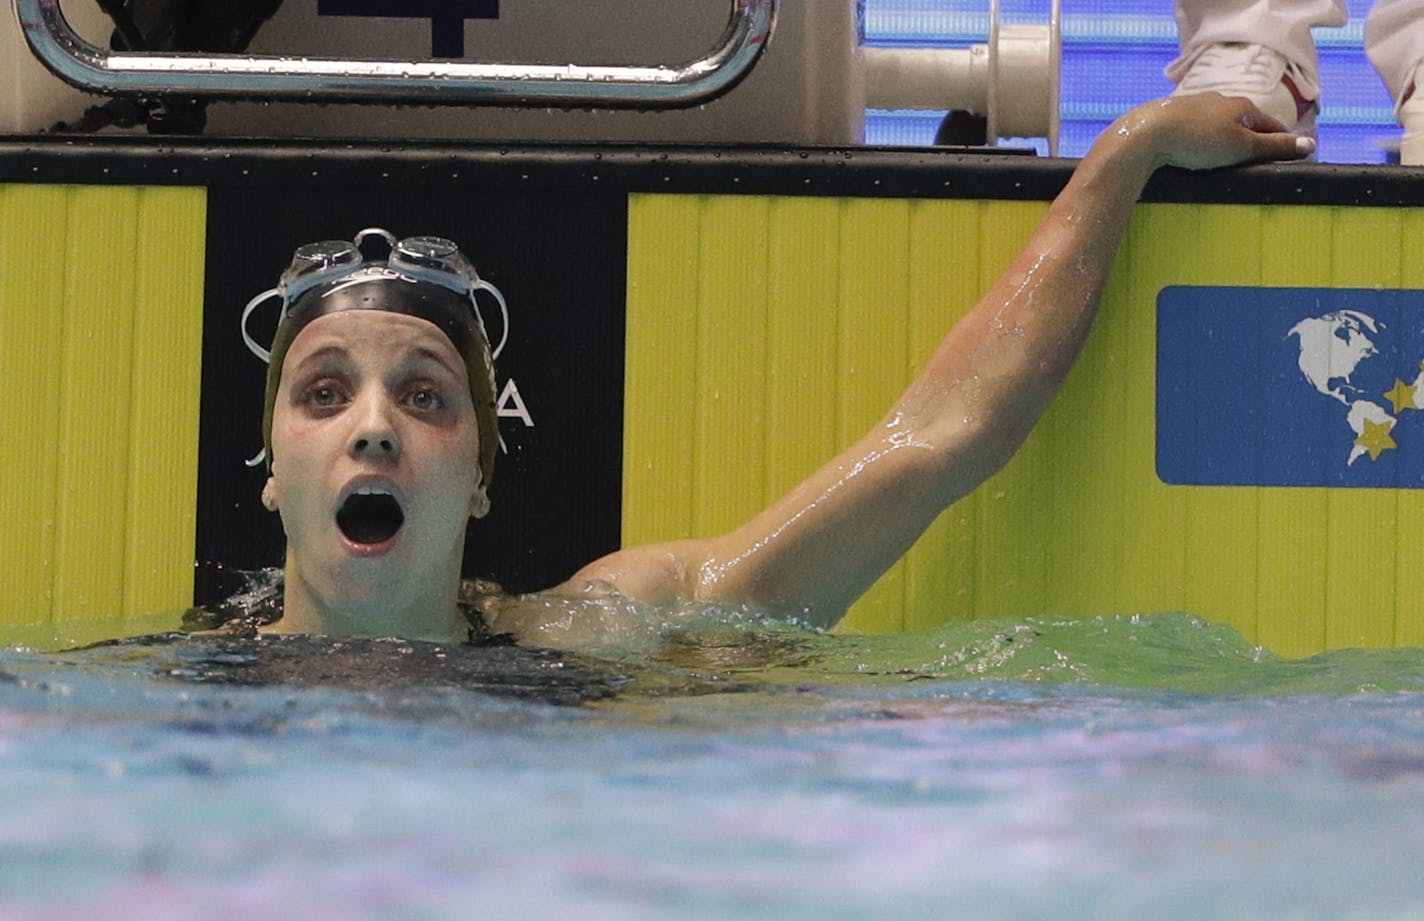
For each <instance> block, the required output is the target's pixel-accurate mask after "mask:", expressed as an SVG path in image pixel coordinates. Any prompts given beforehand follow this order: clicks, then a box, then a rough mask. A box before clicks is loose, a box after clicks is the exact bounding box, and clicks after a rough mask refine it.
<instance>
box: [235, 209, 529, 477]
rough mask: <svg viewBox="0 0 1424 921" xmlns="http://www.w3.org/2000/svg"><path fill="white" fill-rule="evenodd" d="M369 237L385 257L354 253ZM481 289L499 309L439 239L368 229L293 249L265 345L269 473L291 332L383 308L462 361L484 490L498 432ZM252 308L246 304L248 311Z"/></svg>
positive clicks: (462, 260) (491, 471)
mask: <svg viewBox="0 0 1424 921" xmlns="http://www.w3.org/2000/svg"><path fill="white" fill-rule="evenodd" d="M370 234H379V235H380V236H383V237H385V239H386V240H387V242H389V243H390V244H391V256H390V258H389V259H388V260H370V261H368V260H366V259H365V258H364V257H363V256H362V255H361V251H360V244H361V241H362V239H363V238H364V237H365V236H367V235H370ZM480 288H484V289H486V290H489V291H491V292H492V293H493V294H494V296H495V297H496V298H497V299H498V300H499V302H500V307H501V309H502V308H503V307H504V298H503V297H502V296H501V295H500V294H499V291H498V289H496V288H495V287H494V286H493V285H491V284H489V282H486V281H482V280H480V278H479V276H478V275H477V274H476V273H475V271H474V267H473V266H471V265H470V263H469V261H468V260H467V259H465V257H464V255H463V254H462V253H461V252H460V251H459V249H458V248H457V247H456V246H455V244H453V243H451V242H450V241H449V240H445V239H442V238H440V237H412V238H409V239H406V240H401V241H399V242H397V241H396V239H395V237H394V236H393V235H391V234H390V233H387V232H386V231H384V230H379V229H371V230H363V231H361V233H359V234H357V235H356V240H355V242H354V243H349V242H346V241H336V242H326V243H313V244H308V245H306V246H303V247H301V248H300V249H298V250H297V252H296V253H295V254H294V255H293V257H292V265H291V267H290V268H288V270H287V272H286V273H285V274H284V275H283V276H282V282H281V284H280V285H279V286H278V288H277V289H276V290H277V291H278V292H280V293H281V294H282V297H283V305H282V318H281V320H280V321H279V322H278V325H277V334H276V337H275V338H274V339H273V341H272V349H271V353H270V363H269V364H268V366H267V389H266V394H265V398H264V405H263V411H262V443H263V446H264V447H265V449H266V453H267V465H268V469H271V464H272V416H273V412H274V410H275V407H276V404H277V390H278V387H279V385H280V384H281V380H282V363H283V361H284V360H285V359H286V357H287V350H288V349H290V348H291V345H292V343H293V342H294V341H295V340H296V338H297V335H298V334H299V333H300V332H301V331H302V330H303V329H305V328H306V327H307V325H308V324H310V323H311V322H312V321H313V320H315V319H317V318H319V317H324V316H327V315H328V314H332V313H338V312H340V311H344V310H386V311H390V312H391V313H401V314H405V315H406V316H411V317H416V318H418V319H421V320H425V321H426V322H428V323H431V324H434V325H435V326H436V327H437V328H438V329H439V330H440V331H441V332H442V333H444V334H445V337H446V338H447V339H449V340H450V344H451V345H452V346H454V347H455V351H456V352H458V353H459V354H460V356H461V357H462V358H463V359H464V361H465V373H466V376H467V377H468V379H469V384H470V399H471V400H472V402H473V403H474V406H475V420H476V426H477V428H478V431H479V437H480V461H479V463H480V485H481V487H483V488H485V489H488V488H489V484H490V481H491V480H492V479H493V477H494V459H495V454H496V452H497V450H498V446H499V429H498V423H497V416H496V413H495V382H494V358H493V355H492V353H491V350H490V344H489V337H488V336H487V335H486V334H485V326H484V321H483V320H482V318H481V317H480V313H479V308H478V306H477V305H476V303H475V291H476V290H478V289H480ZM253 303H254V304H255V303H256V301H255V300H254V302H253ZM252 306H253V304H249V305H248V310H249V311H250V310H251V308H252ZM244 323H245V315H244ZM244 335H246V332H245V328H244Z"/></svg>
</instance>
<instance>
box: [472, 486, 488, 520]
mask: <svg viewBox="0 0 1424 921" xmlns="http://www.w3.org/2000/svg"><path fill="white" fill-rule="evenodd" d="M489 510H490V501H489V496H487V495H485V488H484V487H483V486H476V487H475V494H474V495H472V496H470V517H471V518H483V517H485V516H486V515H488V514H489Z"/></svg>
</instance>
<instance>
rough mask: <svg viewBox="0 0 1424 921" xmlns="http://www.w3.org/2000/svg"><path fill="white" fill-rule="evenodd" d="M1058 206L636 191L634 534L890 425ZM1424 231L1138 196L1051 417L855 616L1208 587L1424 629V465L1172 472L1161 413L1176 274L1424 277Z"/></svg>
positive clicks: (1108, 604) (1336, 644) (987, 608)
mask: <svg viewBox="0 0 1424 921" xmlns="http://www.w3.org/2000/svg"><path fill="white" fill-rule="evenodd" d="M1045 208H1046V205H1045V204H1044V203H1040V202H1005V201H972V200H964V201H938V200H887V199H833V198H792V197H787V198H778V197H757V196H697V195H680V196H679V195H635V196H633V197H632V199H631V201H630V225H629V275H628V277H629V289H628V290H629V297H628V318H627V327H628V342H627V345H628V353H627V369H628V374H627V391H628V392H627V404H626V405H627V414H626V419H625V426H626V429H625V477H624V523H623V527H624V542H625V545H627V544H637V543H643V542H647V541H652V540H665V539H673V538H679V537H686V536H690V535H696V534H708V533H715V532H717V531H720V530H725V529H727V528H729V527H732V526H734V525H735V524H737V523H740V522H741V521H742V520H744V519H745V518H746V517H749V516H750V515H751V514H753V513H754V512H755V511H757V510H758V509H760V508H761V507H762V506H763V505H764V504H765V503H766V502H767V501H769V500H770V499H771V498H772V497H774V496H775V495H777V494H779V493H780V492H782V491H784V490H786V489H788V488H790V487H791V486H792V485H794V484H795V483H796V482H798V481H799V480H800V479H801V478H802V477H804V476H805V475H806V474H807V473H809V472H810V471H811V470H813V469H814V468H815V467H816V466H817V465H818V464H820V463H821V462H823V461H824V460H826V459H827V458H829V457H830V456H831V455H832V454H833V453H834V452H835V451H836V450H837V449H839V448H841V447H843V446H844V445H846V444H848V443H849V442H851V441H852V440H854V439H855V438H856V437H857V436H858V435H860V434H861V433H862V432H864V431H865V430H866V429H867V428H868V427H869V426H870V425H872V424H874V422H875V421H876V420H877V419H878V418H879V417H880V415H881V414H882V413H883V412H884V411H885V410H887V409H888V408H889V406H890V405H891V403H892V401H893V400H894V399H895V398H896V397H897V396H898V395H899V393H900V391H901V389H902V388H903V387H904V386H905V384H906V383H908V381H909V379H910V377H911V375H912V374H913V373H914V372H915V371H916V370H917V369H918V368H919V366H920V365H921V364H922V363H923V362H924V360H925V358H926V357H927V355H928V353H929V351H930V349H932V348H933V347H934V345H935V344H936V343H937V342H938V340H939V338H940V337H941V336H942V335H943V333H944V331H945V330H946V329H948V327H949V326H950V325H951V324H952V323H953V322H954V321H955V319H956V318H958V317H959V316H962V315H963V314H964V313H965V312H966V311H967V310H969V309H970V308H971V307H972V306H973V304H974V303H975V302H976V300H977V298H978V296H979V294H980V293H981V292H982V291H983V290H984V289H985V288H987V286H988V284H989V283H990V281H992V280H993V278H995V277H996V276H997V274H998V273H999V272H1000V271H1002V269H1003V268H1004V267H1005V266H1006V265H1007V264H1008V262H1009V260H1010V259H1011V258H1012V257H1013V255H1014V254H1015V253H1017V251H1018V249H1019V248H1020V247H1021V246H1022V245H1023V243H1024V241H1025V240H1026V239H1027V237H1028V235H1029V233H1030V231H1031V230H1032V228H1033V226H1034V224H1035V223H1036V222H1037V220H1038V219H1039V217H1040V216H1041V215H1042V214H1043V212H1044V210H1045ZM1420 241H1424V219H1422V218H1421V217H1420V216H1419V215H1415V214H1411V213H1407V212H1406V211H1404V210H1402V209H1389V208H1357V207H1327V206H1298V207H1282V206H1256V205H1222V204H1157V205H1144V206H1141V207H1139V209H1138V211H1137V213H1136V215H1135V216H1134V219H1133V221H1132V224H1131V226H1130V228H1129V231H1128V234H1127V239H1126V241H1125V243H1124V246H1123V248H1122V250H1121V251H1120V253H1119V255H1118V258H1117V261H1116V264H1115V267H1114V270H1113V273H1112V276H1111V280H1110V283H1109V285H1108V289H1107V291H1106V293H1105V296H1104V300H1103V308H1102V312H1101V315H1100V317H1099V319H1098V322H1097V325H1096V328H1095V329H1094V332H1093V334H1092V336H1091V338H1090V340H1089V342H1088V345H1087V347H1086V349H1085V351H1084V354H1083V356H1082V358H1081V359H1080V361H1079V363H1078V364H1077V366H1076V367H1075V368H1074V370H1073V372H1072V374H1071V375H1070V377H1069V379H1068V381H1067V383H1066V385H1065V387H1064V389H1063V391H1062V393H1061V394H1060V395H1059V397H1058V398H1057V400H1056V401H1055V402H1054V404H1053V406H1052V407H1051V408H1050V410H1049V412H1048V413H1047V414H1046V416H1045V418H1044V419H1043V421H1042V423H1041V424H1040V425H1039V427H1038V428H1037V429H1036V430H1035V432H1034V433H1033V435H1032V436H1031V437H1030V439H1029V441H1028V442H1027V443H1026V444H1025V446H1024V448H1023V449H1022V450H1021V451H1020V452H1019V454H1018V455H1017V456H1016V457H1015V459H1014V460H1013V461H1012V462H1011V463H1010V464H1009V465H1008V466H1007V467H1005V468H1004V470H1003V471H1001V472H1000V473H999V474H998V475H996V476H995V477H994V478H992V479H991V480H989V481H988V482H986V483H985V484H984V485H983V486H981V487H980V488H979V489H978V490H977V491H975V492H974V493H973V494H972V495H970V496H969V497H967V498H966V499H964V500H962V501H961V502H959V503H958V504H956V505H955V506H953V507H952V508H950V509H949V510H948V511H947V512H946V513H945V514H944V515H942V516H941V518H940V519H939V520H938V521H937V522H936V523H935V525H934V526H933V527H932V528H931V529H930V531H929V532H928V533H927V534H926V535H925V537H924V538H923V539H922V540H921V541H920V542H919V543H918V544H917V545H916V546H915V548H914V549H913V550H912V551H911V552H910V554H909V555H908V556H907V557H906V559H905V560H904V561H903V562H902V563H901V564H900V565H898V566H896V567H895V568H894V569H892V570H891V571H890V572H889V573H887V575H886V576H885V577H884V578H883V579H882V580H881V581H880V582H879V583H877V585H876V586H875V587H874V588H873V589H871V591H870V592H869V593H868V594H867V595H866V597H865V598H864V599H863V600H862V601H861V602H859V603H858V604H857V605H856V606H855V607H854V608H853V609H852V610H851V612H850V613H849V615H848V616H847V619H846V621H845V627H846V629H849V630H854V631H862V632H896V631H901V630H909V629H923V628H927V627H930V626H933V625H934V624H937V623H941V622H944V621H949V620H960V619H971V618H995V617H1023V616H1026V615H1048V616H1058V615H1063V616H1073V617H1084V616H1097V615H1107V614H1124V613H1126V614H1130V613H1136V612H1153V611H1187V612H1189V613H1192V614H1195V615H1198V616H1201V617H1203V618H1205V619H1207V620H1210V621H1213V622H1218V623H1225V624H1229V625H1231V626H1233V627H1235V628H1236V629H1238V630H1240V631H1241V632H1242V633H1243V634H1244V635H1245V636H1246V637H1247V638H1248V639H1249V640H1252V641H1254V642H1258V643H1261V644H1263V645H1265V646H1267V647H1268V648H1270V649H1272V650H1273V651H1276V652H1279V653H1282V654H1286V655H1308V654H1311V653H1315V652H1319V651H1321V650H1324V649H1327V648H1341V647H1349V646H1367V647H1379V646H1391V645H1406V644H1407V645H1417V644H1420V643H1424V580H1421V579H1419V578H1418V577H1417V576H1416V574H1415V573H1414V571H1413V569H1412V568H1411V567H1409V566H1408V565H1407V562H1406V559H1407V558H1406V557H1403V556H1402V555H1401V552H1400V549H1399V548H1407V547H1410V546H1415V545H1418V544H1419V543H1420V540H1421V538H1422V537H1424V533H1421V532H1424V495H1421V494H1420V492H1419V491H1418V490H1371V489H1296V488H1266V487H1186V486H1167V485H1164V484H1163V483H1162V482H1161V481H1160V480H1159V479H1158V478H1157V476H1156V471H1155V437H1156V436H1155V428H1154V413H1155V399H1156V397H1155V377H1156V298H1157V294H1158V292H1159V291H1160V290H1161V289H1162V288H1164V287H1167V286H1169V285H1182V284H1190V285H1261V286H1300V285H1320V286H1334V287H1380V288H1396V287H1406V288H1418V287H1424V252H1421V249H1424V242H1420ZM709 313H715V314H716V315H715V316H708V315H707V314H709ZM758 336H760V338H758ZM689 355H692V356H695V360H693V361H692V362H691V366H692V367H693V369H694V370H693V371H690V372H689V371H687V370H686V369H685V368H684V364H685V363H686V359H687V358H688V356H689ZM757 427H761V431H760V432H752V431H749V429H752V428H757ZM688 428H691V429H692V430H694V431H695V432H696V437H694V438H693V439H691V440H687V439H684V438H682V437H681V434H680V433H682V432H683V431H684V430H685V429H688ZM689 445H690V446H691V447H690V448H689ZM698 509H709V510H710V511H702V512H699V511H698Z"/></svg>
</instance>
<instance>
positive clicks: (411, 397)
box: [405, 386, 445, 413]
mask: <svg viewBox="0 0 1424 921" xmlns="http://www.w3.org/2000/svg"><path fill="white" fill-rule="evenodd" d="M405 404H406V405H407V406H409V407H410V408H411V409H413V410H415V411H416V412H422V413H433V412H438V411H439V410H442V409H444V408H445V398H444V397H443V396H441V395H440V391H438V390H436V389H435V388H434V387H430V386H420V387H416V388H414V389H412V390H411V392H410V393H408V394H407V395H406V398H405Z"/></svg>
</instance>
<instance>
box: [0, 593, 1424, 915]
mask: <svg viewBox="0 0 1424 921" xmlns="http://www.w3.org/2000/svg"><path fill="white" fill-rule="evenodd" d="M1421 858H1424V651H1419V650H1404V651H1396V652H1388V653H1364V652H1342V653H1333V654H1329V655H1326V656H1321V657H1318V658H1315V659H1310V660H1304V661H1301V662H1290V661H1285V660H1280V659H1277V658H1275V657H1273V656H1271V655H1269V654H1267V653H1265V652H1263V651H1261V650H1259V649H1256V648H1253V647H1251V646H1249V645H1247V644H1245V643H1243V642H1242V641H1241V640H1240V638H1239V637H1238V636H1237V635H1236V634H1234V633H1233V632H1231V631H1229V630H1225V629H1221V628H1215V627H1210V626H1207V625H1205V624H1203V623H1201V622H1200V621H1197V620H1194V619H1192V618H1189V617H1185V616H1182V615H1158V616H1152V617H1142V618H1129V617H1123V618H1110V619H1103V620H1092V621H1082V622H1067V621H1064V622H1059V621H1054V620H1052V619H1033V620H1020V621H1013V622H995V623H987V624H973V625H959V626H949V627H945V628H942V629H940V630H936V631H933V632H930V633H924V634H917V635H909V636H903V637H890V638H855V637H838V636H823V635H817V634H812V633H807V632H800V631H797V630H794V629H790V628H785V627H775V626H770V625H765V624H760V623H757V622H756V620H755V619H754V618H746V617H739V616H733V615H716V614H707V613H705V612H704V613H701V614H699V615H698V616H696V617H694V618H691V619H690V620H686V619H685V620H684V622H683V623H682V625H681V626H680V627H679V628H678V629H676V630H664V631H662V633H661V634H660V635H659V636H658V637H657V638H656V640H650V641H643V642H638V643H624V644H623V645H621V646H619V645H617V644H613V645H607V646H604V647H601V648H598V649H596V650H590V651H587V652H584V653H582V654H580V655H563V654H555V653H548V652H542V651H537V650H519V649H513V648H495V649H474V648H459V647H455V648H444V647H438V646H431V645H425V644H413V643H404V642H398V641H344V642H337V641H330V640H324V639H307V638H294V639H293V638H280V639H279V638H266V639H262V640H238V639H218V638H210V637H209V638H171V639H155V640H150V641H145V642H140V643H127V644H115V645H107V646H100V647H95V648H91V649H86V650H79V651H72V652H32V651H26V650H17V649H12V650H10V651H8V652H4V653H0V917H4V918H6V919H12V918H13V919H26V918H92V917H104V918H145V919H166V918H174V919H177V918H184V919H187V918H229V917H230V918H249V917H254V916H260V915H261V914H264V913H268V914H271V915H272V916H274V917H291V916H297V915H300V916H304V917H307V918H343V919H345V918H468V917H476V916H480V917H495V918H512V917H541V916H550V917H554V916H559V917H579V918H672V917H676V918H680V919H681V918H728V917H735V918H776V919H786V918H866V917H890V916H903V917H966V918H1041V917H1054V918H1085V919H1086V918H1094V919H1097V918H1144V917H1152V918H1261V917H1272V918H1292V919H1293V918H1322V919H1324V918H1331V919H1335V918H1370V919H1380V918H1424V872H1421Z"/></svg>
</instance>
